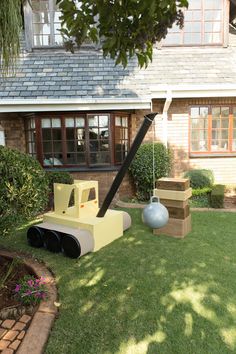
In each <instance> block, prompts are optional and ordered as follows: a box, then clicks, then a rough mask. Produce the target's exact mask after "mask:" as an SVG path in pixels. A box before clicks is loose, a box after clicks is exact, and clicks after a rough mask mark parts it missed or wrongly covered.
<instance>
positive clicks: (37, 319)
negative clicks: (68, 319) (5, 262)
mask: <svg viewBox="0 0 236 354" xmlns="http://www.w3.org/2000/svg"><path fill="white" fill-rule="evenodd" d="M0 256H3V257H7V258H13V257H14V256H18V257H19V255H18V254H17V253H15V252H8V251H5V250H4V251H2V250H1V251H0ZM22 260H23V261H24V263H25V265H26V266H27V267H28V268H30V269H31V270H32V271H33V272H34V273H35V275H36V276H37V277H38V278H39V277H41V276H43V277H44V279H45V286H46V289H47V299H46V300H45V301H42V302H41V303H40V305H39V308H38V310H37V311H36V313H35V314H34V316H33V319H32V321H31V323H30V326H29V328H28V330H27V332H26V334H25V337H24V338H23V341H22V343H21V345H20V347H19V349H18V350H17V354H29V353H34V354H43V353H44V348H45V345H46V343H47V340H48V337H49V334H50V331H51V328H52V325H53V323H54V320H55V317H56V315H57V312H58V310H57V307H56V306H55V304H54V303H55V301H56V300H57V288H56V285H55V281H54V278H53V276H52V274H51V273H50V271H49V270H48V269H47V268H46V267H45V266H44V265H43V264H41V263H38V262H36V261H35V260H32V259H26V258H25V257H22Z"/></svg>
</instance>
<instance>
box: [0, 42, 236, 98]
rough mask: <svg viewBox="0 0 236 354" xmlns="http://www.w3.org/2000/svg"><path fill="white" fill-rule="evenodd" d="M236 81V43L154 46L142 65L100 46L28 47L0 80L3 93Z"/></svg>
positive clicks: (140, 91)
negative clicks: (117, 58)
mask: <svg viewBox="0 0 236 354" xmlns="http://www.w3.org/2000/svg"><path fill="white" fill-rule="evenodd" d="M235 83H236V48H233V47H229V48H222V47H221V48H217V47H211V48H163V49H161V50H157V49H155V51H154V56H153V62H152V63H151V64H150V65H149V66H148V68H147V69H139V68H138V66H137V62H136V61H135V60H132V61H131V63H129V65H128V67H127V68H126V69H123V68H122V67H121V66H114V62H113V61H112V60H109V59H106V60H105V59H104V58H103V56H102V53H101V52H100V51H93V50H81V51H79V52H78V53H75V54H71V53H66V52H64V51H61V52H60V51H57V52H53V51H49V50H48V51H40V50H38V51H35V52H32V53H24V54H23V56H22V58H21V61H20V64H19V66H18V69H17V73H16V75H15V76H14V77H9V78H7V79H1V80H0V100H1V99H4V100H5V99H11V100H12V99H18V100H19V99H20V100H21V99H30V98H32V99H36V98H40V99H44V98H49V99H53V98H57V99H58V98H86V99H93V98H97V99H99V98H103V99H104V98H120V99H121V98H126V99H127V98H143V97H147V96H149V94H150V88H151V87H152V85H185V86H186V85H203V84H208V85H209V84H212V85H217V84H235Z"/></svg>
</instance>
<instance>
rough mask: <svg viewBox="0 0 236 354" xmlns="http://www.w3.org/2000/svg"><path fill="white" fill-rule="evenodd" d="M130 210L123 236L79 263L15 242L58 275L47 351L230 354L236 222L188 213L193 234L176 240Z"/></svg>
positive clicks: (235, 308) (235, 347)
mask: <svg viewBox="0 0 236 354" xmlns="http://www.w3.org/2000/svg"><path fill="white" fill-rule="evenodd" d="M129 212H130V213H131V214H132V218H133V226H132V228H131V229H130V230H129V231H128V232H126V233H125V235H124V237H122V238H120V239H119V240H117V241H115V242H113V243H112V244H110V245H108V246H107V247H105V248H103V249H102V250H100V251H99V252H98V253H94V254H89V255H87V256H85V257H83V258H81V259H79V260H71V259H69V258H66V257H64V256H62V255H52V254H50V253H49V252H47V251H45V250H33V249H30V248H29V247H28V246H25V245H23V242H25V241H23V238H22V237H23V234H21V236H22V237H21V236H20V239H18V240H15V238H14V240H15V246H17V245H18V246H20V245H21V248H22V247H23V249H24V250H26V249H27V250H28V251H29V250H31V252H33V253H34V256H36V257H40V258H42V259H44V260H45V262H46V263H47V264H48V265H49V266H50V267H51V269H52V270H53V272H54V273H55V274H56V277H57V281H58V287H59V294H60V302H61V308H60V316H59V318H58V320H57V321H56V323H55V326H54V329H53V331H52V334H51V336H50V339H49V343H48V346H47V350H46V353H86V354H88V353H93V354H95V353H96V354H100V353H135V354H136V353H149V354H150V353H168V354H170V353H180V354H182V353H188V354H189V353H204V354H205V353H211V354H218V353H221V354H222V353H233V352H235V351H236V329H235V328H236V326H235V324H236V285H235V276H236V256H235V247H236V238H235V231H234V230H235V229H236V220H235V216H234V215H233V214H228V213H222V214H221V213H217V214H215V213H204V214H203V213H194V214H193V231H192V232H191V234H189V235H188V236H187V237H186V238H185V239H184V240H176V239H172V238H168V237H165V236H161V237H157V236H154V235H152V233H151V232H150V230H149V229H148V228H146V227H145V226H144V225H142V224H141V222H140V213H141V211H140V210H130V211H129ZM24 237H25V236H24Z"/></svg>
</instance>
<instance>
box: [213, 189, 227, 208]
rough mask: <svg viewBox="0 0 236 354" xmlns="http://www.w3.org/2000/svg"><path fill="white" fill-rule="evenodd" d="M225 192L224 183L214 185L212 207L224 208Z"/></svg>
mask: <svg viewBox="0 0 236 354" xmlns="http://www.w3.org/2000/svg"><path fill="white" fill-rule="evenodd" d="M224 193H225V186H224V185H223V184H216V185H215V186H213V188H212V192H211V199H210V205H211V207H212V208H224Z"/></svg>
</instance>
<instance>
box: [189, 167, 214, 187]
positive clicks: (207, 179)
mask: <svg viewBox="0 0 236 354" xmlns="http://www.w3.org/2000/svg"><path fill="white" fill-rule="evenodd" d="M184 177H185V178H189V179H190V186H191V187H192V188H194V189H199V188H201V189H202V188H206V187H211V186H212V185H213V183H214V175H213V172H212V171H211V170H206V169H197V170H190V171H187V172H186V173H185V174H184Z"/></svg>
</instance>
